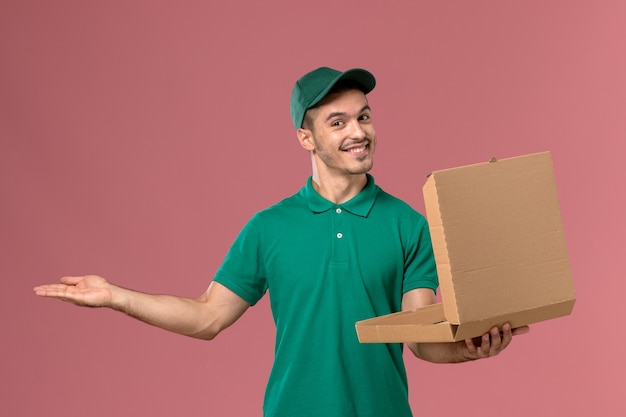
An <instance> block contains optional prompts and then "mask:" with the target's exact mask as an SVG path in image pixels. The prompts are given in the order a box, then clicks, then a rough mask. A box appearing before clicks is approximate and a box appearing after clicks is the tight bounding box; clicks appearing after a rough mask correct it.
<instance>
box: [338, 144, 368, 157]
mask: <svg viewBox="0 0 626 417" xmlns="http://www.w3.org/2000/svg"><path fill="white" fill-rule="evenodd" d="M368 148H369V144H368V143H364V144H362V145H360V146H353V147H349V148H345V149H342V151H344V152H348V153H351V154H361V153H364V152H366V151H367V149H368Z"/></svg>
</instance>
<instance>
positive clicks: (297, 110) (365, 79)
mask: <svg viewBox="0 0 626 417" xmlns="http://www.w3.org/2000/svg"><path fill="white" fill-rule="evenodd" d="M340 80H349V81H353V82H355V83H356V84H357V85H358V86H359V87H361V91H363V93H364V94H367V93H369V92H370V91H372V90H373V89H374V86H375V85H376V79H375V78H374V76H373V75H372V74H371V73H370V72H369V71H366V70H364V69H361V68H353V69H349V70H348V71H345V72H341V71H337V70H335V69H332V68H328V67H321V68H318V69H316V70H313V71H311V72H309V73H308V74H305V75H303V76H302V78H300V79H299V80H298V81H296V85H295V86H294V87H293V91H292V92H291V120H293V125H294V126H295V127H296V129H299V128H301V127H302V122H303V120H304V113H306V111H307V110H308V109H310V108H311V107H315V105H316V104H317V103H319V102H320V101H322V99H323V98H324V97H326V95H327V94H328V92H329V91H330V90H331V89H332V88H333V86H334V85H335V84H336V83H337V81H340Z"/></svg>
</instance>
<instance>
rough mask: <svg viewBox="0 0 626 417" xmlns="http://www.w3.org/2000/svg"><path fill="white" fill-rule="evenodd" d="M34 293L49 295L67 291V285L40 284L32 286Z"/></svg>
mask: <svg viewBox="0 0 626 417" xmlns="http://www.w3.org/2000/svg"><path fill="white" fill-rule="evenodd" d="M33 291H35V294H37V295H43V296H50V295H51V294H58V293H62V292H65V291H67V285H63V284H50V285H40V286H37V287H35V288H33Z"/></svg>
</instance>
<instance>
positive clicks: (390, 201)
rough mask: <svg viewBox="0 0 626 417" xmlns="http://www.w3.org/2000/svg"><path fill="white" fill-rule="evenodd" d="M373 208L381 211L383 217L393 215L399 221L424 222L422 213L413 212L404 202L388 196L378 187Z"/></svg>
mask: <svg viewBox="0 0 626 417" xmlns="http://www.w3.org/2000/svg"><path fill="white" fill-rule="evenodd" d="M375 208H376V210H381V211H383V212H384V214H385V215H393V216H394V217H397V218H399V219H403V220H407V221H412V222H418V223H421V222H425V221H426V218H425V217H424V215H423V214H422V213H420V212H418V211H417V210H415V209H414V208H413V207H412V206H410V205H409V204H408V203H406V202H405V201H404V200H402V199H400V198H398V197H396V196H394V195H391V194H389V193H388V192H386V191H385V190H383V189H382V188H380V187H378V194H377V196H376V204H375Z"/></svg>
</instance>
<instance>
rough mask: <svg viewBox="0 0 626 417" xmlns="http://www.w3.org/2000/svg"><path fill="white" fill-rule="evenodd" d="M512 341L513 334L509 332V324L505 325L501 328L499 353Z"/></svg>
mask: <svg viewBox="0 0 626 417" xmlns="http://www.w3.org/2000/svg"><path fill="white" fill-rule="evenodd" d="M511 340H513V332H512V331H511V325H510V324H509V323H505V324H504V325H503V326H502V341H501V345H500V350H499V351H500V352H501V351H502V350H504V349H505V348H506V347H507V346H508V345H509V343H511Z"/></svg>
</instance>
